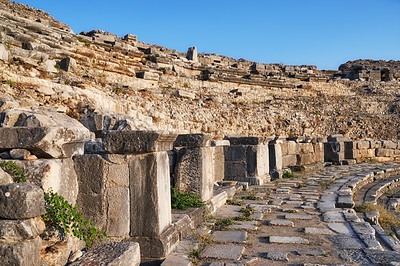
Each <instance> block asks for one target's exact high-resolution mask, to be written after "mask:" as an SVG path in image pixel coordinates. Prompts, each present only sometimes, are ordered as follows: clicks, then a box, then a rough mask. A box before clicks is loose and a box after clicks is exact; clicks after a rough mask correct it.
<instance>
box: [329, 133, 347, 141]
mask: <svg viewBox="0 0 400 266" xmlns="http://www.w3.org/2000/svg"><path fill="white" fill-rule="evenodd" d="M327 140H328V142H345V141H350V139H349V137H345V136H343V135H342V134H336V135H329V136H328V138H327Z"/></svg>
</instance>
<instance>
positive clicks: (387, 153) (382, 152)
mask: <svg viewBox="0 0 400 266" xmlns="http://www.w3.org/2000/svg"><path fill="white" fill-rule="evenodd" d="M375 155H376V157H392V156H393V155H394V150H392V149H376V151H375Z"/></svg>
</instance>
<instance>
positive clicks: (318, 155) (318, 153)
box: [314, 142, 324, 162]
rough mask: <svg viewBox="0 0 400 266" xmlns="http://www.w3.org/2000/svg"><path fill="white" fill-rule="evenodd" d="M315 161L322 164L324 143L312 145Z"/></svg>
mask: <svg viewBox="0 0 400 266" xmlns="http://www.w3.org/2000/svg"><path fill="white" fill-rule="evenodd" d="M314 150H315V161H316V162H324V143H322V142H317V143H315V144H314Z"/></svg>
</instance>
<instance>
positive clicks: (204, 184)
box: [174, 147, 214, 201]
mask: <svg viewBox="0 0 400 266" xmlns="http://www.w3.org/2000/svg"><path fill="white" fill-rule="evenodd" d="M213 163H214V161H213V151H212V148H208V147H201V148H181V149H178V150H177V162H176V166H175V172H174V184H175V186H176V187H177V188H178V190H179V191H181V192H195V193H198V194H199V195H200V197H201V199H202V201H207V200H209V199H210V198H211V197H212V196H213V187H214V174H213V169H214V167H213Z"/></svg>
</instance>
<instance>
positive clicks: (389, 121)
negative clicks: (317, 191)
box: [0, 0, 400, 139]
mask: <svg viewBox="0 0 400 266" xmlns="http://www.w3.org/2000/svg"><path fill="white" fill-rule="evenodd" d="M139 37H140V36H139ZM385 64H386V62H380V61H379V62H372V61H363V62H362V65H363V66H362V67H361V68H359V67H358V68H357V67H355V68H354V67H353V68H351V66H352V65H354V64H351V62H348V63H346V65H344V66H342V67H341V69H340V70H338V71H333V70H322V71H320V70H318V69H317V68H316V67H315V66H286V65H281V64H258V63H255V62H250V61H247V60H244V59H239V60H236V59H232V58H228V57H225V56H220V55H215V54H197V50H196V49H195V48H190V49H189V50H188V52H187V53H181V52H178V51H176V50H172V49H168V48H165V47H161V46H157V45H152V44H147V43H143V42H140V41H138V40H137V36H135V35H131V34H127V35H126V36H124V37H122V38H120V37H118V36H116V35H114V34H112V33H108V32H104V31H101V30H93V31H90V32H82V33H80V34H75V33H73V31H72V30H71V28H70V27H69V26H67V25H65V24H64V23H62V22H59V21H56V20H55V19H54V18H52V17H51V16H50V15H49V14H47V13H45V12H43V11H40V10H36V9H33V8H31V7H28V6H25V5H22V4H16V3H12V2H10V1H7V0H0V80H1V82H2V83H1V85H0V95H1V97H2V100H1V103H0V109H1V110H0V111H4V110H5V109H10V108H28V109H29V108H32V107H34V108H42V109H43V108H49V109H50V110H53V111H57V112H63V113H66V114H68V115H69V116H71V117H74V118H76V119H79V120H82V122H84V121H86V125H87V126H89V127H90V126H92V127H93V126H95V127H97V129H98V130H100V129H121V130H124V129H161V130H177V131H179V132H182V133H184V132H191V133H195V132H207V133H212V134H213V135H214V136H216V137H223V136H224V135H232V134H242V135H266V136H269V135H286V136H296V135H303V136H318V135H329V134H334V133H342V134H346V135H348V136H349V137H352V138H354V139H365V138H374V139H398V138H399V136H400V130H399V129H398V124H399V122H400V119H399V114H400V105H399V103H398V100H399V97H400V93H399V88H400V82H399V80H398V79H399V78H400V75H398V72H396V71H398V68H397V66H398V64H397V63H396V64H393V65H394V66H395V69H394V70H393V71H392V69H390V67H391V65H390V64H389V66H386V65H387V64H386V65H385ZM364 65H367V66H368V65H370V66H372V67H371V68H368V67H364ZM379 66H383V67H381V68H379ZM384 67H386V68H385V69H384ZM350 70H351V71H352V72H351V71H350ZM349 71H350V72H351V75H350V74H349V73H350V72H349ZM89 120H90V121H101V123H97V124H96V125H89V124H88V122H87V121H89ZM84 123H85V122H84ZM3 126H4V125H3Z"/></svg>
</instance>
